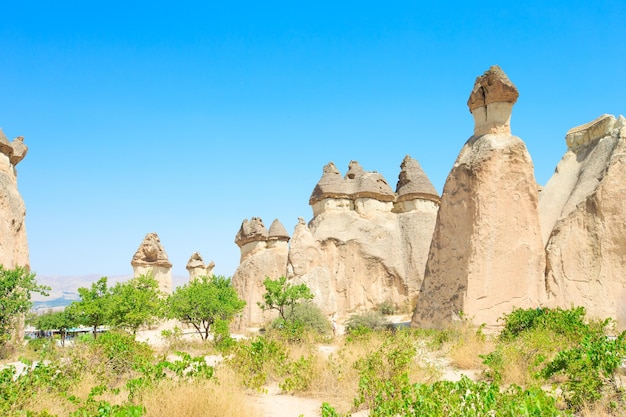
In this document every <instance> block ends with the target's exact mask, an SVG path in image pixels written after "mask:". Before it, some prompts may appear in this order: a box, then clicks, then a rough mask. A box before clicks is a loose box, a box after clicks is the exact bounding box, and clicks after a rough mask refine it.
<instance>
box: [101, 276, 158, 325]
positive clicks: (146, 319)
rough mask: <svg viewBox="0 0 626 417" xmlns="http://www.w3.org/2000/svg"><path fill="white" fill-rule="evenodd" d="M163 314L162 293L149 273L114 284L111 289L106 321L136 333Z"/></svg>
mask: <svg viewBox="0 0 626 417" xmlns="http://www.w3.org/2000/svg"><path fill="white" fill-rule="evenodd" d="M164 315H165V305H164V301H163V294H162V293H161V292H160V291H159V283H158V282H157V281H156V279H154V277H153V276H152V275H151V274H148V275H141V276H139V277H135V278H133V279H131V280H129V281H126V282H121V283H117V284H115V286H114V287H113V288H112V289H111V295H110V303H109V310H108V322H109V324H111V325H112V326H115V327H118V328H123V329H127V330H130V331H132V332H133V333H136V332H137V330H138V329H139V328H140V327H142V326H147V325H150V324H154V323H155V322H156V321H157V320H158V319H159V318H161V317H163V316H164Z"/></svg>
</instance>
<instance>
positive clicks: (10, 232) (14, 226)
mask: <svg viewBox="0 0 626 417" xmlns="http://www.w3.org/2000/svg"><path fill="white" fill-rule="evenodd" d="M27 151H28V147H27V146H26V145H25V144H24V138H23V137H21V136H19V137H17V138H16V139H14V140H13V141H12V142H9V140H8V139H7V137H6V136H5V134H4V132H2V130H1V129H0V264H1V265H3V266H4V267H5V268H6V269H12V268H15V267H16V266H22V267H26V268H30V262H29V260H28V241H27V239H26V224H25V218H26V206H25V205H24V200H22V196H21V195H20V193H19V191H18V189H17V170H16V169H15V166H16V165H17V164H18V163H19V162H20V161H21V160H22V159H24V157H25V156H26V153H27Z"/></svg>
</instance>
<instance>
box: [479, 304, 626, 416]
mask: <svg viewBox="0 0 626 417" xmlns="http://www.w3.org/2000/svg"><path fill="white" fill-rule="evenodd" d="M585 315H586V313H585V309H584V308H583V307H578V308H571V309H568V310H563V309H560V308H557V309H546V308H543V309H528V310H514V311H513V312H511V313H510V314H508V315H505V316H504V318H503V320H504V330H503V331H502V333H501V334H500V336H499V338H498V345H497V346H496V350H494V351H493V352H491V353H490V354H488V355H485V356H484V357H483V359H484V363H485V364H486V365H487V366H488V367H489V369H488V371H487V372H486V375H487V377H489V378H491V379H492V380H493V381H494V382H500V381H502V382H511V378H510V377H507V375H506V373H507V372H510V370H511V369H514V368H515V367H520V366H521V367H523V368H524V371H525V375H526V376H525V377H524V380H523V382H525V383H528V384H531V385H536V386H539V385H541V384H545V383H546V382H550V380H552V382H554V383H555V384H556V385H557V386H561V387H562V389H563V396H564V398H565V400H566V401H567V404H568V406H569V407H570V408H571V409H574V410H580V409H581V407H582V406H583V405H585V404H588V403H593V402H594V401H597V400H599V399H600V398H601V397H603V396H610V395H612V394H618V393H619V392H621V389H620V388H618V386H617V383H616V380H615V372H616V370H617V368H618V367H619V366H620V365H621V363H622V361H623V359H624V357H626V342H625V340H624V339H625V338H626V334H625V333H622V334H620V335H619V336H617V338H615V339H610V338H607V337H606V336H605V332H606V331H607V330H608V327H609V326H610V325H611V324H612V322H611V320H604V321H591V322H588V321H587V320H586V317H585ZM557 376H558V378H555V377H557Z"/></svg>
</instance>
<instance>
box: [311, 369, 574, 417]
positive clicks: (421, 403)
mask: <svg viewBox="0 0 626 417" xmlns="http://www.w3.org/2000/svg"><path fill="white" fill-rule="evenodd" d="M386 389H387V388H386V387H383V389H382V390H381V391H380V392H379V394H378V395H376V396H374V397H373V402H372V405H371V408H370V413H369V416H370V417H395V416H416V417H417V416H420V417H441V416H455V417H478V416H498V417H519V416H537V417H556V416H566V415H569V414H568V413H567V412H564V411H561V410H559V409H558V408H557V406H556V400H555V399H554V398H553V397H551V396H550V395H549V394H547V393H546V392H544V391H543V390H541V389H540V388H531V389H527V390H524V389H522V388H520V387H518V386H515V385H513V386H510V387H509V388H507V389H506V390H501V389H500V387H499V386H498V385H497V384H493V383H485V382H473V381H471V380H470V379H468V378H467V377H465V376H463V377H462V378H461V380H460V381H457V382H451V381H438V382H435V383H433V384H413V385H407V386H405V387H404V388H403V389H402V390H401V391H400V392H398V393H397V396H396V397H395V399H394V400H393V401H389V398H388V397H387V396H386V395H385V390H386ZM339 416H340V415H339V414H338V413H337V412H336V411H335V409H334V408H332V407H331V406H329V405H328V404H327V403H324V404H323V405H322V417H339Z"/></svg>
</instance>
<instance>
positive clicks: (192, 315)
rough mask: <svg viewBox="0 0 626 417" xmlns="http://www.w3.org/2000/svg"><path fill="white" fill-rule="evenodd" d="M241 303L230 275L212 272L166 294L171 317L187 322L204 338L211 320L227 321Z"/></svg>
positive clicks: (211, 323) (215, 321)
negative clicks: (217, 274)
mask: <svg viewBox="0 0 626 417" xmlns="http://www.w3.org/2000/svg"><path fill="white" fill-rule="evenodd" d="M245 305H246V302H245V301H243V300H240V299H239V296H238V295H237V291H235V289H234V288H233V286H232V285H231V282H230V278H226V277H223V276H215V275H213V276H212V277H210V278H209V277H199V278H197V279H195V280H193V281H191V282H190V283H188V284H185V285H183V286H182V287H178V288H177V289H176V290H175V291H174V292H173V293H172V295H170V296H169V298H168V307H169V312H168V313H169V316H170V317H171V318H174V319H178V320H180V321H182V322H183V323H188V324H191V325H192V326H193V327H194V328H195V329H196V330H197V332H198V334H199V335H200V337H201V338H202V339H203V340H206V339H207V338H208V337H209V331H210V330H211V326H212V325H213V324H215V323H217V322H218V321H225V322H230V321H231V320H232V319H233V317H235V315H236V314H238V313H240V312H241V311H242V310H243V308H244V306H245ZM222 327H223V326H222Z"/></svg>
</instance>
